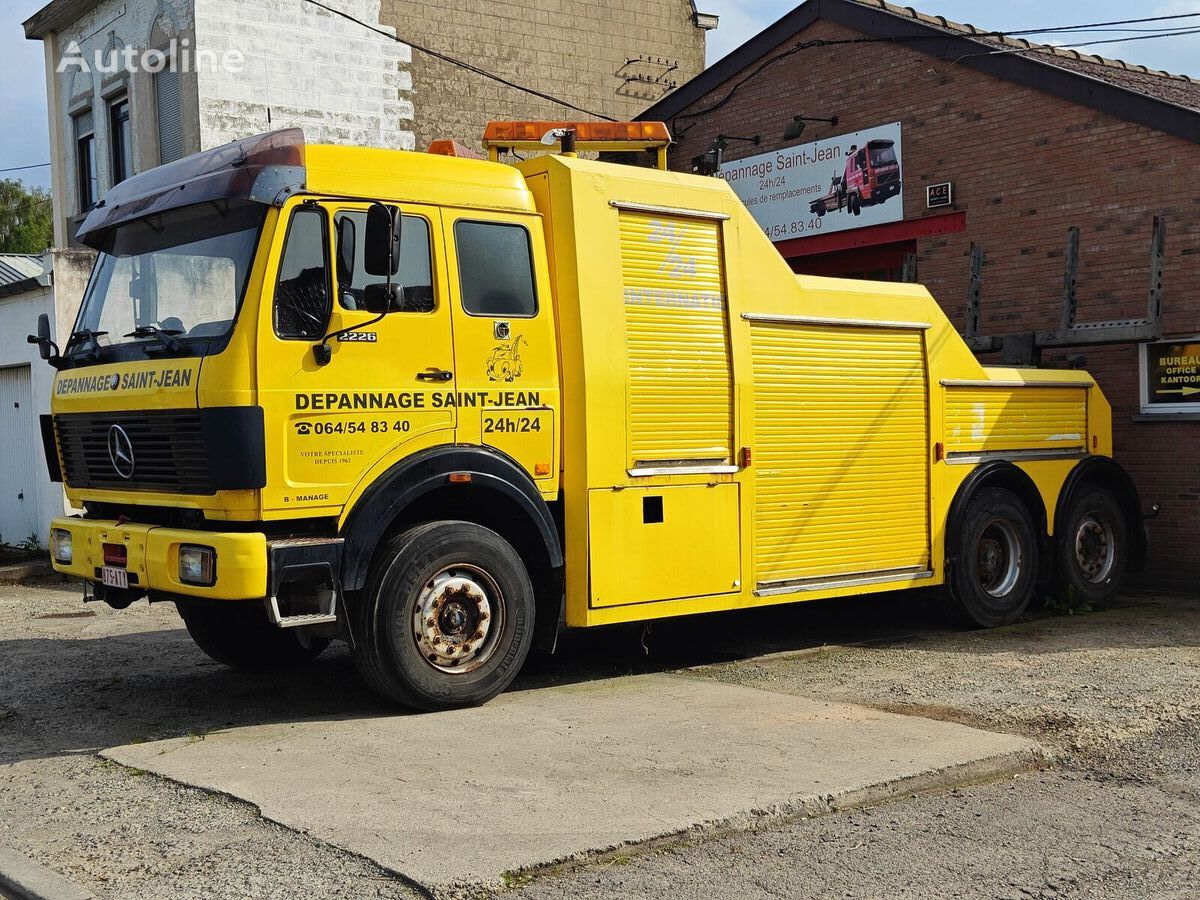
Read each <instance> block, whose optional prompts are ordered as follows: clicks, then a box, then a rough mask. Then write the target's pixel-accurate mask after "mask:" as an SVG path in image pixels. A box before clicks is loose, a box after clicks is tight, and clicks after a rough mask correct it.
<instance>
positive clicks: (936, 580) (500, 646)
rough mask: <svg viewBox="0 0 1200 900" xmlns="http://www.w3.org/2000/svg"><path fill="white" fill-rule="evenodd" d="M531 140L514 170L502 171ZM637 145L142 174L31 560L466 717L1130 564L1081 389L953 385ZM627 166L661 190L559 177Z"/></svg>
mask: <svg viewBox="0 0 1200 900" xmlns="http://www.w3.org/2000/svg"><path fill="white" fill-rule="evenodd" d="M544 135H549V136H550V137H549V138H548V139H549V140H550V141H551V142H560V143H561V147H559V148H557V149H560V150H561V151H562V152H557V153H546V154H543V155H539V156H535V157H531V158H529V159H526V160H525V161H523V162H520V163H519V164H518V165H515V166H512V165H507V164H504V163H501V162H499V161H497V160H498V157H499V154H500V153H501V152H502V151H506V150H511V149H527V148H530V147H542V149H546V148H545V147H544V146H543V136H544ZM669 140H670V138H669V135H668V133H667V129H666V127H665V126H664V125H662V124H661V123H644V122H639V123H611V124H610V123H562V122H559V123H493V124H492V125H491V126H489V129H488V133H487V136H486V140H485V144H486V146H487V147H488V148H489V152H490V154H491V156H492V157H493V158H492V159H491V160H483V159H470V158H464V156H463V155H462V154H461V153H460V152H458V151H457V150H456V149H455V148H454V146H453V145H451V146H450V148H449V149H448V150H446V151H445V153H446V155H442V154H421V153H410V152H401V151H391V150H379V149H366V148H356V147H334V146H316V145H309V144H306V143H305V141H304V138H303V135H302V133H300V132H299V131H297V130H284V131H278V132H274V133H271V134H267V135H262V136H258V137H253V138H248V139H246V140H242V141H239V142H237V143H233V144H230V145H227V146H224V147H220V148H217V149H214V150H210V151H206V152H203V153H200V154H197V155H195V156H192V157H189V158H187V159H184V160H180V161H179V162H175V163H172V164H170V165H165V166H162V167H160V168H157V169H153V170H151V171H148V172H145V173H143V174H140V175H136V176H134V177H132V178H130V179H128V180H126V181H124V182H122V183H121V184H120V185H118V186H116V187H115V188H113V190H112V191H110V192H109V194H108V195H107V197H106V198H105V199H104V201H103V202H102V203H101V204H99V205H98V206H97V207H96V208H95V209H94V210H93V211H92V212H91V213H90V214H89V216H88V217H87V219H86V221H85V222H84V223H83V225H82V227H81V229H80V232H79V238H80V240H82V241H83V242H84V243H86V244H88V245H90V246H91V247H94V248H95V249H97V250H98V251H99V257H98V259H97V261H96V264H95V269H94V271H93V273H92V276H91V280H90V282H89V285H88V288H87V291H86V294H85V296H84V298H83V301H82V307H81V309H80V312H79V316H78V320H77V322H76V324H75V327H74V330H73V332H72V334H71V335H70V336H69V337H67V338H66V340H65V341H64V342H63V346H62V347H61V348H59V347H58V346H56V345H55V344H54V343H53V342H52V341H51V339H50V333H49V325H48V323H45V322H43V323H41V324H40V325H39V328H40V332H39V334H38V335H34V336H31V337H30V340H31V341H36V342H38V343H40V344H41V349H42V354H43V356H44V357H46V358H47V359H48V360H49V361H50V363H51V364H52V365H54V366H55V367H56V368H57V369H58V371H57V375H56V379H55V384H54V396H53V407H52V409H53V413H52V415H51V416H48V417H46V420H45V421H44V422H43V434H44V437H45V442H46V451H47V462H48V465H49V467H50V470H51V474H52V477H55V478H56V479H58V480H61V481H62V482H63V483H64V484H65V487H66V492H67V496H68V498H69V500H70V501H71V503H72V504H73V505H74V506H75V507H76V508H78V509H81V510H83V513H82V514H81V515H77V516H70V517H64V518H59V519H55V520H54V522H53V523H52V524H51V531H50V546H51V550H52V556H53V562H54V567H55V569H56V570H58V571H59V572H62V573H65V574H68V575H73V576H76V577H78V578H80V579H82V580H83V582H84V584H85V589H84V590H85V595H86V596H87V597H88V598H94V599H97V600H101V601H104V602H107V603H108V604H110V605H111V606H113V607H117V608H123V607H126V606H128V605H129V604H130V603H132V602H134V601H136V600H138V599H140V598H142V597H145V596H148V597H149V599H150V600H151V601H160V600H162V601H170V602H174V603H175V604H176V605H177V607H178V610H179V612H180V614H181V616H182V618H183V621H184V623H185V624H186V626H187V628H188V630H189V632H190V633H191V635H192V637H193V638H194V639H195V642H196V643H197V644H198V645H199V646H200V648H201V649H203V650H204V651H205V652H207V653H208V654H210V655H211V656H213V657H214V658H216V659H218V660H221V661H223V662H226V663H229V664H231V665H234V666H242V667H261V666H270V665H283V664H294V663H299V662H303V661H305V660H308V659H311V658H312V657H314V656H316V655H317V654H318V653H320V652H321V651H322V650H323V649H324V648H325V647H326V646H327V645H328V643H329V642H330V641H331V640H334V639H342V640H346V641H347V642H348V643H349V645H350V648H351V650H352V652H353V657H354V660H355V662H356V664H357V666H358V668H359V670H360V671H361V673H362V675H363V677H364V679H365V680H366V681H367V683H368V684H369V685H370V686H371V687H372V688H374V689H375V690H377V691H378V692H380V693H381V694H383V695H385V696H387V697H390V698H392V699H394V700H396V701H399V702H401V703H404V704H407V705H411V706H414V707H417V708H421V709H440V708H446V707H454V706H462V705H469V704H476V703H481V702H484V701H486V700H488V699H489V698H491V697H493V696H494V695H495V694H497V693H498V692H500V691H502V690H503V689H504V688H505V687H507V686H508V685H509V683H510V682H511V681H512V679H513V677H514V676H515V675H516V674H517V671H518V670H519V669H520V667H521V665H522V663H523V661H524V660H525V658H526V655H527V654H528V652H529V651H530V649H531V647H532V646H534V645H535V642H536V644H537V645H539V646H542V647H545V648H552V647H553V644H554V642H555V640H556V637H557V635H558V633H559V630H560V628H562V627H567V628H583V627H592V626H597V625H606V624H610V623H620V622H638V621H648V620H652V619H655V618H659V617H665V616H680V615H686V614H691V613H700V612H708V611H713V610H729V609H742V608H748V607H755V606H765V605H768V604H778V603H788V602H792V601H798V600H807V599H817V598H827V597H840V596H849V595H857V594H865V593H871V592H878V591H891V590H897V589H902V588H918V587H929V586H935V585H942V586H944V593H945V597H946V598H947V602H948V604H949V605H950V606H951V607H952V609H953V610H954V611H955V613H956V615H958V616H959V617H960V618H961V619H962V620H963V621H964V622H966V623H968V624H971V625H974V626H980V627H989V626H997V625H1003V624H1006V623H1010V622H1012V621H1014V620H1015V619H1016V618H1017V617H1019V616H1020V615H1021V614H1022V612H1023V611H1024V610H1025V608H1026V606H1027V604H1028V603H1029V602H1030V600H1031V598H1032V597H1033V596H1034V594H1035V592H1036V591H1037V590H1039V589H1070V590H1073V591H1075V592H1077V593H1079V594H1081V595H1082V596H1085V597H1087V598H1089V599H1090V600H1092V601H1095V602H1098V601H1101V600H1104V599H1106V598H1107V597H1109V596H1111V595H1112V594H1113V593H1114V592H1115V591H1116V590H1117V587H1118V585H1119V584H1120V582H1121V579H1122V576H1123V575H1124V574H1125V572H1126V571H1127V570H1128V569H1131V568H1134V567H1136V566H1137V565H1139V563H1140V561H1141V560H1142V558H1143V556H1144V553H1145V531H1144V527H1143V524H1142V514H1141V508H1140V504H1139V500H1138V497H1137V494H1136V491H1135V489H1134V487H1133V484H1132V482H1131V481H1130V479H1129V477H1128V476H1127V475H1126V474H1125V472H1124V471H1123V470H1122V469H1121V468H1120V467H1119V466H1118V465H1117V464H1115V463H1114V462H1113V461H1112V459H1111V451H1112V440H1111V427H1110V411H1109V405H1108V403H1107V402H1106V401H1105V399H1104V397H1103V395H1102V394H1101V392H1100V390H1099V389H1098V388H1097V386H1096V384H1095V382H1094V381H1093V379H1092V378H1091V377H1090V376H1089V375H1088V374H1087V373H1085V372H1082V371H1041V370H1035V369H1008V368H985V367H983V366H981V365H980V363H979V362H978V361H977V360H976V359H975V358H974V357H973V356H972V354H971V353H970V352H969V350H968V348H967V346H966V345H965V344H964V343H963V340H962V339H961V338H960V337H959V335H958V334H957V333H956V332H955V330H954V329H953V327H952V326H951V324H950V322H949V321H948V320H947V318H946V316H945V315H944V314H943V313H942V311H941V309H940V308H939V306H938V305H937V303H936V302H934V300H933V298H932V297H931V296H930V295H929V293H928V292H927V291H926V290H925V289H924V288H922V287H919V286H917V285H910V284H885V283H873V282H866V281H851V280H838V279H829V278H815V277H805V276H796V275H794V274H793V273H792V272H790V271H789V270H788V267H787V265H786V264H785V263H784V261H783V260H782V259H781V258H780V257H779V255H778V253H777V252H776V251H775V249H774V248H773V247H772V246H771V244H770V243H769V242H768V240H767V238H766V237H765V236H764V235H763V233H762V231H761V229H760V228H759V227H758V226H757V225H756V224H755V222H754V220H753V219H752V218H751V216H750V214H749V213H748V212H747V211H746V209H745V208H744V207H743V206H742V205H741V203H740V202H739V201H738V199H737V197H736V196H735V195H734V194H733V193H732V191H731V190H730V189H729V187H728V186H727V185H726V184H725V183H724V182H723V181H721V180H719V179H714V178H705V177H699V176H693V175H687V174H680V173H674V172H668V171H665V164H664V163H665V149H666V147H667V145H668V143H669ZM577 150H600V151H617V150H633V151H636V152H639V153H642V154H643V156H645V157H646V159H647V161H649V159H650V158H652V157H653V156H655V155H657V157H658V164H659V165H658V167H653V166H651V165H645V166H638V165H622V164H616V163H612V162H603V161H596V160H590V159H584V158H580V157H578V156H577V155H576V152H575V151H577Z"/></svg>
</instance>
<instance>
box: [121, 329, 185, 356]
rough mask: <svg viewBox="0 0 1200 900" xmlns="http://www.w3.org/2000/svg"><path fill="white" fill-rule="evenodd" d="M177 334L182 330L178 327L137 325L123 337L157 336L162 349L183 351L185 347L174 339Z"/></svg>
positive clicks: (176, 351)
mask: <svg viewBox="0 0 1200 900" xmlns="http://www.w3.org/2000/svg"><path fill="white" fill-rule="evenodd" d="M177 334H183V331H182V330H181V329H178V328H159V327H158V326H157V325H139V326H138V327H137V328H135V329H133V331H131V332H129V334H127V335H124V337H137V338H144V337H152V338H158V340H159V342H160V343H161V344H162V346H163V349H164V350H166V351H168V352H170V353H183V352H184V351H186V350H187V348H186V347H184V346H183V344H182V343H180V342H179V341H177V340H175V335H177Z"/></svg>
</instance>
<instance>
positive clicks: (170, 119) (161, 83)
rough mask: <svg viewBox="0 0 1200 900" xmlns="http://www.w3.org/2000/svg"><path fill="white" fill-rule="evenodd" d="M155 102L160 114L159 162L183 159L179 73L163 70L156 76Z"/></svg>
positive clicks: (173, 70) (172, 70)
mask: <svg viewBox="0 0 1200 900" xmlns="http://www.w3.org/2000/svg"><path fill="white" fill-rule="evenodd" d="M154 102H155V106H156V108H157V113H158V161H159V163H160V164H161V163H169V162H174V161H175V160H177V159H182V158H183V117H182V115H181V111H180V98H179V72H177V71H176V70H175V69H163V71H161V72H156V73H155V75H154Z"/></svg>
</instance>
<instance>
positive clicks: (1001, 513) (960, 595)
mask: <svg viewBox="0 0 1200 900" xmlns="http://www.w3.org/2000/svg"><path fill="white" fill-rule="evenodd" d="M951 540H952V541H953V542H954V543H953V546H952V547H950V548H949V550H950V554H949V555H950V557H951V558H952V559H954V560H955V564H954V565H953V566H952V568H951V570H950V573H949V583H948V585H947V588H948V592H947V593H948V598H947V599H948V600H949V601H950V602H949V608H950V612H951V613H952V614H953V615H954V616H955V618H957V619H959V620H960V621H962V622H964V623H965V624H967V625H971V626H974V627H978V628H996V627H998V626H1000V625H1010V624H1012V623H1013V622H1015V621H1016V620H1017V619H1018V618H1020V616H1021V614H1022V613H1023V612H1025V608H1026V607H1027V606H1028V605H1029V601H1030V600H1032V599H1033V595H1034V591H1035V590H1036V586H1037V572H1038V543H1037V537H1036V534H1035V532H1034V523H1033V516H1032V515H1031V514H1030V512H1029V510H1028V508H1026V506H1025V504H1024V503H1023V502H1021V500H1020V498H1018V497H1017V496H1016V494H1014V493H1012V492H1011V491H1006V490H1003V489H1001V488H984V489H983V490H980V491H979V492H978V493H976V494H975V496H973V497H972V498H971V499H970V501H969V502H968V503H967V508H966V510H965V511H964V513H963V517H962V527H961V530H960V531H959V533H958V534H957V535H953V536H952V537H951Z"/></svg>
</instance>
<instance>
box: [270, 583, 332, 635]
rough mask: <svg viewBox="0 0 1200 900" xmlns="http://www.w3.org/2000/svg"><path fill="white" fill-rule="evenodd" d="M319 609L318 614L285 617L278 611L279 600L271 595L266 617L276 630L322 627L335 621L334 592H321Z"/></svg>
mask: <svg viewBox="0 0 1200 900" xmlns="http://www.w3.org/2000/svg"><path fill="white" fill-rule="evenodd" d="M319 607H320V611H319V612H315V613H300V614H298V615H294V616H285V615H283V613H282V612H280V610H279V598H278V597H276V596H274V595H272V596H271V597H270V598H269V599H268V600H267V617H268V618H270V620H271V623H272V624H273V625H275V626H276V627H278V628H299V627H301V626H302V625H324V624H325V623H327V622H336V621H337V593H336V592H335V591H330V590H323V591H321V592H320V603H319Z"/></svg>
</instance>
